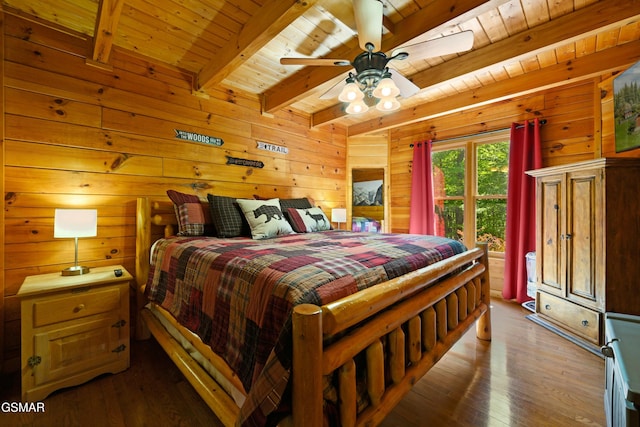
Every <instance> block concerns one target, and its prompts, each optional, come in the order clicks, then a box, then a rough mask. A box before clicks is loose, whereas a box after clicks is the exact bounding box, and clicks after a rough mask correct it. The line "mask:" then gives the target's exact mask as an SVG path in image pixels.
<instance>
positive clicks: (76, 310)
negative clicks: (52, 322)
mask: <svg viewBox="0 0 640 427" xmlns="http://www.w3.org/2000/svg"><path fill="white" fill-rule="evenodd" d="M84 308H85V307H84V304H79V305H78V306H77V307H76V308H74V309H73V312H74V313H79V312H81V311H82V310H84Z"/></svg>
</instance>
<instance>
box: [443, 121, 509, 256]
mask: <svg viewBox="0 0 640 427" xmlns="http://www.w3.org/2000/svg"><path fill="white" fill-rule="evenodd" d="M510 140H511V137H510V130H509V129H505V130H500V131H496V132H487V133H485V134H479V135H470V136H463V137H459V138H455V140H454V139H453V138H452V139H449V140H443V141H440V142H439V141H437V140H434V141H432V149H431V150H432V154H433V153H435V152H438V151H446V150H455V149H460V148H462V149H464V151H465V172H464V180H465V185H464V192H463V196H462V197H460V196H451V197H445V198H443V199H442V200H462V203H463V204H464V206H465V209H464V215H463V218H464V219H463V221H464V224H463V236H464V237H463V243H464V244H465V246H467V247H469V248H471V247H474V246H475V244H476V233H477V224H476V218H477V215H476V207H477V202H478V200H489V199H500V198H503V199H504V200H505V201H506V200H507V194H506V193H505V194H504V195H498V194H491V195H478V174H477V170H478V164H477V163H478V159H477V157H478V156H477V147H478V146H480V145H485V144H492V143H497V142H507V143H509V142H510ZM467 183H468V185H467ZM505 191H506V189H505ZM468 206H473V209H468V208H467V207H468ZM505 215H506V214H505ZM505 221H506V218H505ZM490 254H491V256H493V257H500V258H504V253H503V252H495V251H490Z"/></svg>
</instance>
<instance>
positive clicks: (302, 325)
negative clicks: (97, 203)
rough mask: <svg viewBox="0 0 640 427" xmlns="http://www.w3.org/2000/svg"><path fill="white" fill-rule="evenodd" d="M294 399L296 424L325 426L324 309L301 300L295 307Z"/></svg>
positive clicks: (299, 425) (293, 409)
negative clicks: (323, 389) (323, 388)
mask: <svg viewBox="0 0 640 427" xmlns="http://www.w3.org/2000/svg"><path fill="white" fill-rule="evenodd" d="M291 371H292V372H293V373H294V374H293V378H292V381H293V397H292V399H293V401H292V415H293V425H294V426H295V427H303V426H304V427H322V425H323V410H322V405H323V396H322V309H321V308H320V307H318V306H316V305H313V304H301V305H298V306H296V307H295V308H294V310H293V368H292V370H291Z"/></svg>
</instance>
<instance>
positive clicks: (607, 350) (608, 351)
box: [600, 338, 618, 357]
mask: <svg viewBox="0 0 640 427" xmlns="http://www.w3.org/2000/svg"><path fill="white" fill-rule="evenodd" d="M615 341H618V338H614V339H612V340H611V341H608V342H607V343H606V344H605V345H603V346H602V347H600V352H601V353H602V354H603V355H604V356H605V357H614V354H613V348H611V346H610V344H611V343H613V342H615Z"/></svg>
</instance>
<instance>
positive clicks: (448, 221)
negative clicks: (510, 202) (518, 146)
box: [432, 132, 509, 252]
mask: <svg viewBox="0 0 640 427" xmlns="http://www.w3.org/2000/svg"><path fill="white" fill-rule="evenodd" d="M432 162H433V181H434V199H435V200H434V201H435V209H436V234H438V235H440V236H446V237H449V238H452V239H457V240H462V241H463V242H464V244H465V245H467V246H468V247H473V245H474V244H475V242H476V241H483V242H487V243H488V245H489V250H490V251H493V252H504V250H505V229H506V217H507V178H508V171H509V135H508V132H504V133H503V132H501V133H500V134H492V135H491V136H486V135H485V136H482V137H476V138H465V139H464V140H457V141H456V142H443V143H438V142H437V141H436V142H434V144H433V152H432ZM469 207H471V208H469Z"/></svg>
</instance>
